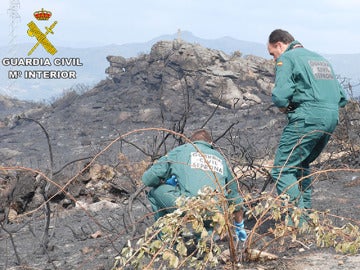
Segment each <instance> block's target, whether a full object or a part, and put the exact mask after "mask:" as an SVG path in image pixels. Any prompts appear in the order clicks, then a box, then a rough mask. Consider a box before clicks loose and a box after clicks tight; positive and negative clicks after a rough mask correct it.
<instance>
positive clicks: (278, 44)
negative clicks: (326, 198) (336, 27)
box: [268, 29, 347, 209]
mask: <svg viewBox="0 0 360 270" xmlns="http://www.w3.org/2000/svg"><path fill="white" fill-rule="evenodd" d="M268 51H269V53H270V55H272V56H273V57H274V59H275V61H276V78H275V87H274V89H273V91H272V100H273V103H274V104H275V106H277V107H278V108H279V110H280V111H281V112H283V113H285V114H287V118H288V124H287V126H286V127H285V128H284V130H283V133H282V135H281V139H280V142H279V145H278V149H277V151H276V155H275V161H274V168H273V169H272V172H271V174H272V177H273V179H274V180H275V181H276V188H277V192H278V194H282V193H286V194H287V195H289V197H290V201H292V202H293V203H295V205H296V206H297V207H299V208H305V209H311V208H312V206H311V190H312V179H311V177H310V176H309V175H310V168H309V167H310V163H311V162H313V161H314V160H315V159H316V158H317V157H318V156H319V155H320V153H321V151H322V150H323V149H324V147H325V146H326V144H327V142H328V141H329V138H330V136H331V134H332V133H333V131H334V130H335V127H336V125H337V124H338V117H339V107H344V106H345V105H346V103H347V99H346V95H345V93H344V90H343V89H342V87H341V86H340V84H339V82H338V81H337V79H336V77H335V74H334V71H333V69H332V67H331V65H330V63H329V62H328V61H327V60H326V59H325V58H324V57H322V56H320V55H319V54H317V53H315V52H312V51H309V50H307V49H305V48H304V47H303V46H302V45H301V44H300V42H298V41H296V40H295V39H294V38H293V36H292V35H291V34H289V33H288V32H287V31H284V30H281V29H276V30H274V31H273V32H272V33H271V34H270V36H269V41H268ZM300 179H301V181H299V183H297V182H298V180H300Z"/></svg>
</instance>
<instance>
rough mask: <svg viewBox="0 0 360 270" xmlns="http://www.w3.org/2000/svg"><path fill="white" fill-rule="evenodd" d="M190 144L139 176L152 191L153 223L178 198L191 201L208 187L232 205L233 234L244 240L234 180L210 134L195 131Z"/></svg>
mask: <svg viewBox="0 0 360 270" xmlns="http://www.w3.org/2000/svg"><path fill="white" fill-rule="evenodd" d="M190 140H191V141H192V143H186V144H183V145H181V146H178V147H176V148H174V149H173V150H171V151H170V152H168V153H167V155H165V156H163V157H161V158H160V159H159V160H158V161H157V162H156V163H155V164H153V165H152V166H151V167H150V168H149V169H148V170H147V171H146V172H145V173H144V175H143V176H142V181H143V183H144V184H145V185H146V186H148V187H152V189H151V190H150V192H149V194H148V199H149V201H150V203H151V206H152V209H153V211H154V212H155V219H158V218H160V217H161V216H163V215H165V214H167V213H171V212H172V211H174V210H175V209H176V204H175V201H176V199H177V198H178V197H180V196H182V195H183V196H186V197H194V196H197V195H198V192H199V190H201V189H202V188H203V187H205V186H208V187H210V188H212V189H213V190H214V191H215V190H216V191H218V192H221V191H222V190H224V191H225V193H226V194H225V196H226V198H227V199H228V202H229V203H230V204H235V206H236V207H235V210H236V211H235V212H234V221H235V224H234V225H235V232H236V236H237V238H238V239H239V240H241V241H245V240H246V236H247V235H246V231H245V229H244V221H243V210H242V202H243V200H242V198H241V196H240V194H239V192H238V186H237V182H236V180H234V179H233V176H232V173H231V171H230V169H229V167H228V166H227V163H226V161H225V159H224V157H223V156H222V155H221V154H220V153H219V152H218V151H217V150H215V149H214V148H213V146H212V138H211V135H210V133H209V132H208V131H207V130H205V129H200V130H197V131H195V132H194V133H193V134H192V135H191V137H190Z"/></svg>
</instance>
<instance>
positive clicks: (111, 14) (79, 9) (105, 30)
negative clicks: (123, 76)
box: [0, 0, 360, 53]
mask: <svg viewBox="0 0 360 270" xmlns="http://www.w3.org/2000/svg"><path fill="white" fill-rule="evenodd" d="M16 1H18V2H20V9H19V10H18V14H19V16H20V20H18V21H17V24H16V25H13V26H16V28H15V30H16V32H15V33H14V34H15V36H16V39H15V43H22V42H30V43H33V42H34V40H33V38H31V37H29V36H28V35H27V33H26V30H27V23H28V22H30V21H31V20H34V21H35V22H36V24H37V25H38V26H39V28H40V29H41V30H42V31H43V32H45V26H49V25H50V24H51V23H52V22H53V21H55V20H56V21H58V24H57V25H56V27H55V28H54V35H50V34H49V40H51V42H53V43H54V44H56V45H58V46H68V47H84V48H85V47H92V46H97V45H108V44H124V43H132V42H145V41H149V40H151V39H153V38H155V37H158V36H160V35H164V34H174V33H176V32H177V30H178V29H181V30H183V31H185V30H186V31H190V32H192V33H193V34H194V35H195V36H198V37H200V38H205V39H215V38H220V37H223V36H230V37H232V38H235V39H239V40H245V41H254V42H259V43H262V44H266V42H267V38H268V35H269V33H270V32H271V31H272V30H273V29H275V28H282V29H286V30H288V31H289V32H290V33H292V34H293V35H294V37H295V38H296V39H297V40H299V41H300V42H302V43H303V45H304V46H306V47H307V48H309V49H312V50H315V51H317V52H321V53H360V27H359V26H360V0H293V1H289V0H273V1H269V0H250V1H249V0H221V1H220V0H216V1H215V0H126V1H125V0H99V1H96V0H87V1H85V0H15V1H13V2H16ZM10 2H11V0H1V2H0V23H1V25H2V27H1V28H0V45H8V44H9V43H11V38H12V37H13V36H12V34H11V29H12V27H11V19H10V16H9V12H8V9H9V6H10ZM41 8H44V9H47V10H50V11H52V13H53V16H52V18H51V19H50V20H49V21H48V22H38V21H36V20H35V19H34V18H33V15H32V14H33V12H34V11H36V10H39V9H41ZM14 15H16V13H15V14H14Z"/></svg>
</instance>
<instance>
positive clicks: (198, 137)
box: [190, 129, 212, 143]
mask: <svg viewBox="0 0 360 270" xmlns="http://www.w3.org/2000/svg"><path fill="white" fill-rule="evenodd" d="M190 140H191V141H192V142H195V141H205V142H208V143H212V137H211V134H210V133H209V132H208V131H207V130H206V129H198V130H195V131H194V132H193V133H192V135H191V137H190Z"/></svg>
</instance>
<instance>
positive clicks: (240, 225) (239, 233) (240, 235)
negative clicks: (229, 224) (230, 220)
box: [234, 220, 247, 242]
mask: <svg viewBox="0 0 360 270" xmlns="http://www.w3.org/2000/svg"><path fill="white" fill-rule="evenodd" d="M234 225H235V234H236V238H237V240H239V241H243V242H245V240H246V238H247V234H246V231H245V229H244V220H243V221H241V222H235V223H234Z"/></svg>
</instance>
